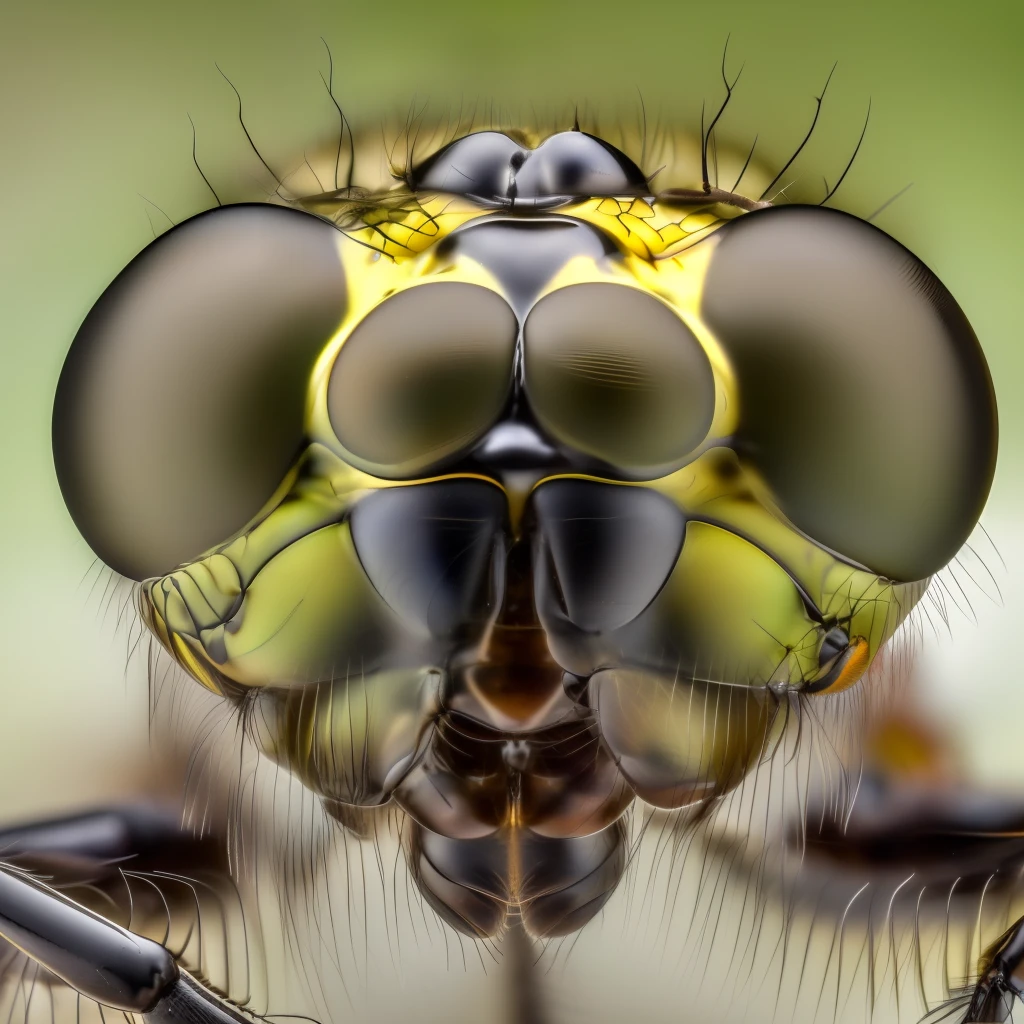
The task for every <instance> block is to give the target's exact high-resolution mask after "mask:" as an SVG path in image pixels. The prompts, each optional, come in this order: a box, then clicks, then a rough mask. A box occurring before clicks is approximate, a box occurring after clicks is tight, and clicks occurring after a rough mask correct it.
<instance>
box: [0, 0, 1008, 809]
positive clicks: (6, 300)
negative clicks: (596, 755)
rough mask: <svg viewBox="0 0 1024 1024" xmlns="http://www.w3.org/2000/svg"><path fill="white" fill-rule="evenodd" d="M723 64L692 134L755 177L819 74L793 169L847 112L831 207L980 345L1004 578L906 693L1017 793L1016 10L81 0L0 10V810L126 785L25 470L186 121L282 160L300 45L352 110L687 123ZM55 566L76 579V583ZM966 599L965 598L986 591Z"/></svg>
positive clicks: (307, 139) (235, 168)
mask: <svg viewBox="0 0 1024 1024" xmlns="http://www.w3.org/2000/svg"><path fill="white" fill-rule="evenodd" d="M729 33H731V42H730V66H731V67H732V68H733V69H735V68H738V67H739V64H740V63H744V64H745V70H744V77H743V79H742V81H741V83H740V87H739V89H738V91H737V95H736V98H735V103H734V105H733V106H732V107H731V108H730V110H729V112H728V115H727V118H726V121H725V123H724V124H723V127H722V137H723V138H727V139H732V140H735V142H736V143H737V144H738V145H745V144H748V143H749V140H750V139H751V138H752V137H753V135H754V134H755V133H760V142H759V153H760V155H761V157H762V159H765V160H766V161H767V162H769V163H774V164H775V165H776V166H778V165H779V164H781V162H783V161H784V160H785V159H786V157H787V156H788V154H789V152H790V151H791V149H792V147H793V146H794V145H795V143H796V142H797V141H798V140H799V138H800V137H801V135H802V133H803V131H804V130H805V127H806V125H807V123H808V121H809V118H810V116H811V114H812V113H813V97H814V96H815V95H816V94H817V92H818V91H819V90H820V88H821V85H822V83H823V81H824V79H825V77H826V75H827V73H828V70H829V68H830V67H831V65H832V63H833V62H835V61H838V69H837V71H836V75H835V78H834V80H833V82H832V86H831V91H830V94H829V96H828V99H827V101H826V105H825V108H824V110H823V114H822V121H821V130H820V134H819V135H818V136H817V137H816V139H815V140H814V144H813V146H812V147H811V148H810V149H809V151H808V154H807V159H806V160H805V161H804V162H803V164H802V165H801V170H802V172H803V173H804V175H805V181H808V182H810V184H808V187H809V188H813V187H817V185H816V183H817V181H818V180H819V179H820V175H822V174H825V175H827V176H828V177H829V178H830V180H834V178H835V175H836V173H837V172H838V170H839V169H841V167H842V166H843V164H844V163H845V160H846V157H847V155H848V153H849V152H850V150H851V148H852V146H853V144H854V143H855V141H856V138H857V134H858V133H859V131H860V127H861V122H862V119H863V113H864V109H865V107H866V104H867V101H868V99H869V98H870V99H871V102H872V114H871V123H870V127H869V129H868V134H867V137H866V140H865V143H864V146H863V150H862V152H861V155H860V157H859V159H858V161H857V163H856V165H855V166H854V168H853V170H852V172H851V174H850V176H849V178H848V179H847V181H846V183H845V184H844V185H843V188H842V190H841V192H840V193H839V195H838V196H837V198H836V200H835V201H834V203H833V205H837V206H840V207H843V208H847V209H851V210H853V211H856V212H859V213H862V214H866V213H868V212H870V211H872V210H873V209H875V208H876V207H878V206H879V205H881V204H882V203H883V202H884V201H885V200H886V199H888V198H889V197H890V196H892V195H893V194H894V193H896V192H897V191H899V190H900V189H901V188H903V186H905V185H907V184H908V183H910V182H913V187H912V188H910V189H909V191H907V192H906V193H905V194H904V195H902V196H901V197H900V198H899V199H898V200H897V201H896V202H895V203H893V205H892V206H890V207H889V208H888V209H887V210H886V211H885V212H884V213H883V214H882V215H881V216H880V217H879V219H878V221H877V223H878V224H879V225H880V226H881V227H884V228H885V229H886V230H888V231H889V232H890V233H892V234H894V235H895V236H896V237H898V238H899V239H901V240H902V241H904V242H905V243H906V244H908V245H909V246H910V247H911V248H912V249H914V250H915V251H916V252H917V253H918V254H919V255H920V256H921V257H922V258H923V259H925V261H926V262H928V263H929V264H930V265H931V266H932V268H933V269H934V270H935V271H936V272H937V273H938V274H939V276H940V277H941V278H942V280H943V281H944V282H945V283H946V285H947V286H948V287H949V288H950V290H951V291H952V292H953V294H954V295H955V296H956V297H957V298H958V300H959V302H960V303H961V305H962V306H963V307H964V309H965V310H966V312H967V314H968V316H969V317H970V319H971V321H972V322H973V324H974V326H975V329H976V330H977V333H978V335H979V336H980V338H981V339H982V343H983V345H984V346H985V349H986V352H987V353H988V357H989V360H990V364H991V368H992V373H993V377H994V379H995V382H996V388H997V392H998V394H999V398H1000V402H1001V431H1002V447H1001V455H1000V460H1001V461H1000V465H999V470H998V474H997V478H996V485H995V489H994V492H993V495H992V499H991V501H990V505H989V509H988V511H987V513H986V516H985V519H984V523H985V526H986V527H987V529H988V531H989V533H990V534H991V535H992V537H993V539H994V541H995V543H996V545H997V546H998V548H999V550H1000V552H1001V554H1002V558H1003V559H1004V560H1005V563H1006V565H1005V568H1004V567H1003V566H1002V565H1001V563H1000V560H999V558H998V557H997V556H995V555H994V554H992V553H991V551H989V552H988V553H987V554H985V557H986V561H987V562H988V564H989V566H990V567H991V568H992V571H993V573H994V574H995V576H996V578H997V579H998V582H999V585H1000V587H1001V590H1002V595H1003V596H1002V602H1001V603H1000V602H999V600H990V599H989V598H988V597H985V596H984V595H983V594H981V592H980V591H978V592H977V593H975V594H974V595H973V596H972V598H971V604H972V605H973V607H974V610H975V612H976V617H977V620H978V621H977V624H974V623H973V622H972V621H971V615H970V614H963V615H958V614H954V615H953V616H952V624H951V630H950V634H951V635H941V631H940V635H939V636H937V637H934V638H932V637H931V636H929V637H928V641H927V643H928V647H929V654H928V658H927V660H926V665H927V667H928V671H929V675H928V680H927V682H928V687H929V693H930V694H933V695H934V703H935V706H936V708H938V709H940V710H941V711H943V712H944V713H945V714H946V715H947V716H948V717H949V719H950V720H951V721H955V722H956V724H957V728H958V730H959V731H958V742H959V743H960V744H961V746H962V747H963V749H964V751H965V757H966V759H967V763H968V764H969V765H970V768H971V770H972V771H973V772H974V773H975V774H976V775H978V776H979V777H983V778H985V779H987V780H996V781H999V780H1007V781H1012V782H1019V783H1021V784H1022V785H1024V754H1022V753H1021V744H1020V740H1019V731H1020V727H1019V722H1020V720H1021V712H1022V711H1024V695H1022V694H1024V686H1022V683H1021V680H1020V678H1019V672H1018V664H1019V654H1018V651H1019V647H1018V634H1019V620H1020V618H1021V615H1022V613H1024V542H1022V540H1021V529H1020V527H1021V516H1020V512H1019V509H1020V507H1021V501H1022V500H1024V483H1022V481H1024V394H1022V387H1021V385H1022V383H1024V377H1022V368H1024V355H1022V348H1021V342H1020V325H1021V323H1022V309H1024V294H1022V286H1021V272H1022V269H1024V258H1022V237H1024V214H1022V205H1021V202H1020V199H1019V193H1020V191H1021V190H1020V187H1019V185H1018V178H1019V176H1020V174H1021V171H1022V170H1024V134H1022V131H1021V121H1022V118H1021V108H1022V105H1024V74H1022V72H1021V67H1020V53H1021V39H1022V38H1024V35H1022V33H1024V6H1022V5H1020V4H1015V3H1010V2H1006V3H1000V2H998V0H982V2H975V3H962V2H942V0H939V2H934V3H931V4H921V3H914V4H910V3H904V4H899V3H891V2H890V3H885V2H877V0H875V2H872V3H860V4H832V5H826V4H822V3H820V2H801V3H784V2H775V3H756V4H754V3H730V2H719V3H691V2H685V0H681V2H678V3H657V2H655V3H648V4H626V3H618V4H615V3H609V2H604V0H602V2H600V3H589V4H587V3H561V4H550V3H538V2H520V3H516V4H483V3H470V2H457V3H452V2H447V3H433V4H412V3H408V2H404V0H403V2H396V0H390V2H378V3H367V2H361V3H357V2H352V0H329V2H328V0H307V2H295V3H278V4H260V3H253V2H250V3H241V2H223V0H222V2H213V3H201V2H197V0H188V2H181V0H179V2H174V3H160V4H156V3H150V2H138V0H136V2H126V0H94V2H92V3H90V4H80V3H66V4H62V3H55V2H52V0H50V2H47V0H44V2H39V3H36V4H32V5H28V4H17V5H16V4H7V5H5V6H4V8H3V12H2V14H0V139H2V146H3V149H2V152H3V174H2V177H0V211H2V212H0V232H2V234H0V238H2V242H0V260H2V261H3V267H2V273H0V421H2V434H0V437H2V438H3V440H2V443H0V461H2V476H0V479H2V480H3V482H4V490H3V495H4V500H3V502H2V503H0V571H2V577H0V578H2V584H3V585H2V591H0V640H2V642H3V646H4V650H5V654H4V659H3V677H2V683H0V685H2V686H3V703H2V705H0V818H13V817H22V816H25V815H30V814H34V813H40V812H42V811H47V810H52V809H57V808H63V807H66V806H73V805H77V804H82V803H86V802H90V801H92V800H95V799H98V798H104V799H111V798H113V797H114V796H117V795H121V794H125V793H130V792H132V791H133V790H134V789H135V788H136V787H137V786H138V785H139V784H140V782H139V779H140V775H139V773H138V772H137V771H136V770H135V769H134V768H133V769H131V770H128V769H127V768H126V765H129V764H134V763H135V759H136V757H141V756H142V754H143V751H144V750H145V747H146V742H147V736H146V726H145V718H146V712H145V693H144V690H143V687H142V685H141V684H140V681H139V679H138V678H135V677H132V676H131V674H128V675H126V674H125V637H124V635H123V634H122V635H118V633H117V631H116V629H115V620H116V614H114V615H112V614H105V613H104V603H105V602H104V593H103V588H102V583H101V585H100V587H98V588H91V582H92V577H89V576H88V575H87V573H88V570H89V567H90V563H91V561H92V559H91V555H90V553H89V552H88V550H87V549H86V547H85V545H84V544H83V542H82V541H81V540H80V539H79V538H78V537H77V535H76V533H75V531H74V528H73V526H72V524H71V521H70V519H69V517H68V516H67V513H66V512H65V510H64V506H63V504H62V501H61V498H60V494H59V492H58V489H57V486H56V482H55V479H54V476H53V466H52V461H51V456H50V450H49V428H50V411H51V401H52V396H53V392H54V387H55V384H56V381H57V377H58V374H59V372H60V367H61V363H62V360H63V358H64V354H65V352H66V350H67V348H68V345H69V344H70V341H71V339H72V337H73V335H74V333H75V330H76V328H77V327H78V325H79V323H80V322H81V320H82V318H83V316H84V315H85V313H86V312H87V310H88V309H89V307H90V305H91V303H92V302H93V301H94V300H95V298H96V297H97V296H98V295H99V294H100V292H101V291H102V289H103V288H104V287H105V285H106V284H107V283H108V282H109V281H110V279H111V278H112V277H113V276H114V275H115V274H116V273H117V271H118V270H119V269H120V268H121V267H122V266H123V265H124V264H125V263H126V262H127V261H128V259H129V258H130V257H132V256H133V255H134V254H135V253H136V252H137V251H138V250H139V249H140V248H142V247H143V246H144V245H145V244H146V242H147V241H149V240H150V239H151V238H152V236H153V225H156V230H163V229H164V228H165V227H166V226H167V221H166V220H164V219H163V218H162V217H161V215H160V213H159V212H157V210H156V209H155V208H154V207H153V206H150V205H148V204H147V202H145V201H144V200H143V198H141V197H142V196H144V197H146V199H148V200H149V201H151V203H153V204H156V205H157V206H159V207H160V208H162V210H164V211H166V214H167V215H169V216H170V217H171V218H173V219H174V220H180V219H182V218H184V217H186V216H188V215H190V214H192V213H195V212H197V211H198V210H200V209H203V208H205V207H206V206H207V205H208V204H209V196H208V193H207V192H206V191H205V187H204V186H203V184H202V181H201V180H200V179H199V177H198V175H197V173H196V171H195V169H194V167H193V166H192V162H191V146H192V135H191V128H190V125H189V121H188V117H187V113H191V114H192V117H193V118H194V120H195V123H196V127H197V130H198V140H199V147H200V152H201V153H206V154H208V156H207V159H208V161H209V163H210V166H211V168H212V170H213V172H214V173H215V174H222V175H230V174H232V173H236V174H243V173H245V174H248V173H251V172H252V170H253V167H252V162H251V157H250V156H249V154H247V152H246V149H245V144H244V140H243V139H242V137H241V134H240V132H239V129H238V125H237V122H236V121H235V108H234V97H233V95H232V94H231V91H230V89H229V87H228V86H227V84H226V83H225V82H224V80H223V79H222V78H221V77H220V75H219V74H218V72H217V70H216V68H215V62H218V63H219V64H220V66H221V67H222V68H223V69H224V71H225V72H226V73H227V74H228V75H230V76H231V78H232V80H233V81H234V82H235V84H236V85H237V86H238V88H239V89H240V91H241V93H242V96H243V98H244V100H245V104H246V113H247V120H249V122H250V126H251V128H252V129H253V132H254V134H255V136H256V137H257V138H258V140H259V141H260V143H261V146H263V147H265V150H266V152H267V153H268V154H269V155H270V156H271V157H273V156H275V155H276V156H278V157H280V158H282V159H284V158H287V159H289V160H291V159H293V158H294V157H295V155H296V154H301V152H302V148H303V147H304V146H305V145H309V144H312V143H314V142H316V141H318V140H320V139H322V138H323V137H324V135H325V133H328V132H329V131H330V130H331V128H332V123H333V122H332V111H331V107H330V105H329V102H328V100H327V98H326V96H325V94H324V92H323V88H322V85H321V83H320V80H319V77H318V72H319V71H324V72H326V58H325V53H324V50H323V46H322V43H321V41H320V37H321V36H323V37H324V38H325V39H326V40H327V41H328V43H329V44H330V46H331V48H332V50H333V52H334V57H335V80H336V89H337V91H338V93H339V95H340V96H341V97H342V98H343V100H344V102H345V104H346V108H347V112H348V113H349V115H350V116H351V117H352V118H353V119H354V120H356V121H357V122H363V123H365V122H371V123H372V122H373V120H374V119H375V118H377V117H379V116H381V115H391V114H396V113H397V114H399V115H401V114H404V112H405V111H407V110H408V109H409V107H410V104H419V103H423V102H429V103H430V104H431V107H432V109H434V110H441V111H443V110H445V109H447V108H458V107H459V105H460V104H472V103H473V102H479V103H481V104H483V105H486V104H487V103H489V102H494V103H495V104H497V105H498V106H499V107H501V108H504V109H508V110H511V111H513V112H514V111H522V112H523V114H524V116H529V114H530V111H531V109H532V108H533V107H534V106H536V107H537V108H539V109H542V110H546V109H549V108H550V107H551V105H552V104H555V105H559V104H563V103H564V104H565V109H571V106H572V105H573V104H577V103H578V104H580V106H581V107H582V106H584V105H589V106H590V107H591V108H592V109H606V108H607V109H622V110H624V111H625V112H626V113H627V114H628V115H629V116H633V117H635V116H636V112H637V107H638V101H637V96H638V94H642V96H643V98H644V102H645V104H646V108H647V112H648V117H649V119H650V120H651V121H652V122H658V121H660V122H661V123H663V124H665V125H668V126H673V125H679V126H682V127H683V128H688V129H690V130H691V131H694V132H696V130H697V128H698V125H699V118H700V108H701V102H702V100H703V99H705V98H706V99H707V100H708V102H709V105H716V104H717V102H718V100H719V98H720V96H721V83H720V79H719V71H718V64H719V61H720V58H721V53H722V47H723V44H724V42H725V39H726V36H727V34H729ZM83 579H84V580H85V582H84V583H83V582H82V581H83ZM983 589H987V590H988V591H990V592H991V591H992V587H991V586H990V585H989V586H987V588H983Z"/></svg>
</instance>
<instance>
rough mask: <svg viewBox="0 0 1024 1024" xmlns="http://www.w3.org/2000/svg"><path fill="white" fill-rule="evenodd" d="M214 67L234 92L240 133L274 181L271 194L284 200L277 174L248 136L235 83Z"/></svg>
mask: <svg viewBox="0 0 1024 1024" xmlns="http://www.w3.org/2000/svg"><path fill="white" fill-rule="evenodd" d="M214 67H215V68H216V69H217V70H218V71H219V72H220V76H221V78H223V79H224V81H225V82H227V83H228V85H230V86H231V90H232V92H234V94H235V98H236V99H237V100H238V123H239V124H240V125H241V126H242V131H243V132H244V133H245V137H246V139H247V140H248V143H249V146H250V148H251V149H252V151H253V152H254V153H255V154H256V156H257V157H258V158H259V161H260V163H261V164H263V166H264V167H265V168H266V169H267V173H268V174H269V175H270V176H271V177H272V178H273V179H274V181H276V182H277V188H276V189H274V192H273V194H274V195H277V196H279V197H280V198H281V199H285V196H284V195H282V193H281V189H283V188H284V182H283V181H282V180H281V178H280V177H279V176H278V174H277V172H276V171H275V170H274V169H273V168H272V167H271V166H270V164H268V163H267V161H266V160H265V159H264V157H263V154H262V153H261V152H260V151H259V148H258V147H257V146H256V143H255V142H254V141H253V138H252V135H251V134H250V132H249V129H248V127H247V126H246V123H245V118H244V117H243V116H242V94H241V93H240V92H239V91H238V89H237V88H235V83H234V82H232V81H231V79H230V78H228V76H227V75H226V74H224V71H223V69H222V68H221V66H220V65H219V64H214ZM193 141H194V137H193ZM200 173H202V172H201V171H200ZM203 176H204V177H205V175H203ZM207 184H209V183H207Z"/></svg>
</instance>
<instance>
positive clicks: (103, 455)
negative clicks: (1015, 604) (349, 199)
mask: <svg viewBox="0 0 1024 1024" xmlns="http://www.w3.org/2000/svg"><path fill="white" fill-rule="evenodd" d="M341 244H342V236H341V235H340V234H339V233H338V232H337V231H336V230H335V229H334V228H332V227H331V226H330V225H328V224H326V223H324V222H323V221H321V220H318V219H316V218H315V217H311V216H309V215H308V214H304V213H299V212H297V211H295V210H288V209H283V208H281V207H274V206H267V205H251V206H250V205H240V206H233V207H225V208H222V209H218V210H213V211H210V212H209V213H205V214H201V215H200V216H198V217H193V218H192V219H191V220H188V221H185V222H184V223H182V224H180V225H178V226H177V227H175V228H173V229H172V230H170V231H168V232H167V233H166V234H165V235H162V236H161V237H160V238H159V239H157V240H156V241H155V242H153V243H152V244H150V245H149V246H148V247H147V248H146V249H144V250H143V251H142V253H140V254H139V255H138V256H137V257H136V258H135V259H134V260H132V262H131V263H130V264H129V265H128V266H127V267H126V268H125V270H123V271H122V272H121V274H120V275H119V276H118V277H117V278H116V280H115V281H114V282H113V284H111V285H110V287H109V288H107V290H106V291H105V292H104V293H103V295H102V296H101V297H100V299H99V301H98V302H97V303H96V305H95V306H93V308H92V310H91V312H90V313H89V315H88V316H87V317H86V319H85V322H84V323H83V324H82V327H81V329H80V330H79V332H78V334H77V336H76V337H75V340H74V342H73V343H72V346H71V350H70V352H69V353H68V356H67V359H66V360H65V362H64V368H63V370H62V371H61V376H60V381H59V383H58V385H57V394H56V400H55V404H54V410H53V454H54V463H55V465H56V469H57V477H58V480H59V481H60V486H61V491H62V492H63V494H64V500H65V501H66V502H67V506H68V509H69V511H70V512H71V516H72V518H73V519H74V520H75V523H76V524H77V526H78V528H79V530H80V531H81V532H82V534H83V536H84V537H85V539H86V540H87V541H88V543H89V544H90V546H91V547H92V549H93V550H94V551H95V552H96V554H97V555H99V556H100V558H101V559H103V561H104V562H106V564H107V565H109V566H110V567H111V568H112V569H115V570H116V571H117V572H119V573H122V574H123V575H125V576H128V577H130V578H132V579H136V580H141V579H145V578H146V577H149V576H155V575H161V574H163V573H166V572H169V571H170V570H172V569H173V568H175V567H176V566H178V565H180V564H182V563H184V562H186V561H189V560H191V559H194V558H196V557H197V556H199V555H200V554H202V553H203V552H204V551H206V550H207V549H208V548H210V547H213V546H214V545H216V544H219V543H221V542H223V541H225V540H228V539H229V538H230V537H231V536H232V535H233V534H234V533H235V532H237V531H238V530H240V529H241V528H242V527H243V526H245V524H246V523H247V522H248V521H249V520H250V519H251V518H252V517H253V516H255V515H256V514H257V513H258V512H259V511H260V509H261V507H262V506H263V505H264V503H265V502H266V501H267V500H268V499H269V498H270V497H271V496H272V494H273V493H274V491H275V489H276V488H277V486H278V485H279V484H280V483H281V481H282V479H283V477H284V476H285V474H286V473H287V471H288V468H289V466H290V464H291V463H292V461H293V460H294V458H295V457H296V455H297V453H298V451H299V450H300V447H301V445H302V443H303V437H304V428H303V417H304V410H305V401H306V389H307V386H308V383H309V377H310V373H311V371H312V368H313V364H314V363H315V361H316V358H317V356H318V354H319V353H320V351H321V349H322V348H323V347H324V345H325V343H326V342H327V341H328V339H329V338H330V337H331V335H332V334H333V333H334V331H335V330H336V329H337V327H338V325H339V324H340V322H341V319H342V317H343V315H344V311H345V295H346V293H345V280H344V275H343V270H342V266H341V261H340V256H339V246H340V245H341Z"/></svg>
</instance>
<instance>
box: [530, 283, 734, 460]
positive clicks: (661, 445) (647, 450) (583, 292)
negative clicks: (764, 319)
mask: <svg viewBox="0 0 1024 1024" xmlns="http://www.w3.org/2000/svg"><path fill="white" fill-rule="evenodd" d="M523 347H524V368H525V380H526V393H527V395H528V397H529V399H530V404H531V408H532V409H533V412H534V415H535V416H536V417H537V419H538V420H539V421H540V423H541V424H542V425H543V426H544V428H545V429H546V430H548V431H549V432H550V433H551V434H552V435H553V436H554V437H556V438H558V440H559V441H561V442H562V443H563V444H566V445H569V446H570V447H572V448H575V449H577V450H578V451H581V452H585V453H587V454H588V455H592V456H596V457H597V458H599V459H602V460H604V461H605V462H609V463H611V464H613V465H614V466H616V467H619V468H620V469H622V470H624V471H625V472H628V473H631V474H635V475H638V476H643V475H647V476H656V475H659V473H660V472H662V471H663V470H664V469H665V467H667V466H672V465H673V464H677V463H679V461H680V460H681V459H683V458H684V457H685V456H686V455H687V454H689V453H690V452H692V451H693V450H694V448H696V447H697V445H699V444H700V442H701V441H702V440H703V439H704V437H705V436H706V434H707V432H708V429H709V428H710V426H711V418H712V416H713V414H714V409H715V381H714V376H713V374H712V370H711V364H710V363H709V362H708V358H707V356H706V355H705V353H704V350H703V349H702V348H701V345H700V342H699V341H698V340H697V338H696V337H695V336H694V334H693V332H692V331H691V330H690V329H689V327H687V326H686V324H685V323H684V322H683V321H682V320H681V319H680V318H679V317H678V316H677V315H676V314H675V313H674V312H673V311H672V310H671V309H670V308H669V307H668V306H666V305H665V304H664V303H663V302H661V301H660V300H658V299H656V298H654V297H653V296H651V295H648V294H647V293H645V292H641V291H639V290H638V289H635V288H630V287H628V286H627V285H616V284H602V283H587V284H576V285H570V286H568V287H566V288H562V289H560V290H559V291H556V292H552V293H551V294H549V295H547V296H545V297H544V298H543V299H541V300H540V302H538V303H537V305H536V306H534V307H533V309H532V310H531V311H530V315H529V317H528V318H527V320H526V326H525V327H524V329H523Z"/></svg>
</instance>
